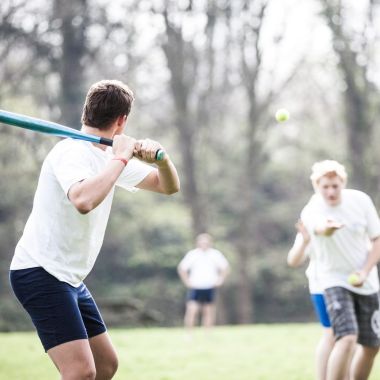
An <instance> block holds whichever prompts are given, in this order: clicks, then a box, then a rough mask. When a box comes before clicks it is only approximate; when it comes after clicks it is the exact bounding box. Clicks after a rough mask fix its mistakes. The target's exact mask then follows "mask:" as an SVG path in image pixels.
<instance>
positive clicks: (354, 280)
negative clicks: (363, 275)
mask: <svg viewBox="0 0 380 380" xmlns="http://www.w3.org/2000/svg"><path fill="white" fill-rule="evenodd" d="M359 281H360V278H359V276H358V275H357V274H356V273H352V274H350V275H349V276H348V283H349V284H350V285H356V284H357V283H358V282H359Z"/></svg>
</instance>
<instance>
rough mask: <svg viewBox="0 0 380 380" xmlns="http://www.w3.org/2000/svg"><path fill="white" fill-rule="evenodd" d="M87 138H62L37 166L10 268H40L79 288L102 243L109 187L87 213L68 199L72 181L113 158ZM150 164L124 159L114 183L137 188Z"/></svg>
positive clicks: (90, 174) (98, 169)
mask: <svg viewBox="0 0 380 380" xmlns="http://www.w3.org/2000/svg"><path fill="white" fill-rule="evenodd" d="M113 157H114V156H113V153H112V149H111V148H108V149H107V150H105V151H103V150H101V149H99V148H97V147H95V146H94V145H93V144H92V143H90V142H87V141H80V140H72V139H65V140H62V141H60V142H59V143H58V144H56V145H55V146H54V148H53V149H52V150H51V151H50V153H49V154H48V155H47V156H46V158H45V161H44V163H43V165H42V168H41V173H40V177H39V181H38V186H37V190H36V193H35V196H34V202H33V209H32V212H31V214H30V216H29V219H28V221H27V223H26V225H25V229H24V233H23V235H22V237H21V239H20V241H19V242H18V244H17V246H16V250H15V254H14V257H13V260H12V263H11V268H10V269H11V270H16V269H26V268H33V267H37V266H40V267H43V268H44V269H45V270H46V271H47V272H49V273H50V274H52V275H53V276H55V277H56V278H57V279H58V280H60V281H64V282H67V283H69V284H71V285H72V286H75V287H78V286H79V285H80V284H81V282H82V281H83V279H84V278H85V277H86V276H87V275H88V274H89V272H90V271H91V269H92V267H93V265H94V263H95V260H96V258H97V256H98V254H99V251H100V248H101V246H102V243H103V238H104V233H105V229H106V226H107V222H108V218H109V214H110V210H111V205H112V199H113V195H114V188H113V189H112V190H111V191H110V192H109V194H108V195H107V196H106V198H105V199H104V200H103V202H102V203H101V204H99V205H98V206H97V207H96V208H95V209H94V210H92V211H91V212H89V213H88V214H86V215H83V214H80V213H79V212H78V210H77V209H76V208H75V206H74V205H73V204H72V203H71V202H70V201H69V199H68V191H69V189H70V187H71V186H72V185H74V184H75V183H77V182H79V181H82V180H84V179H86V178H90V177H93V176H95V175H97V174H98V173H100V172H101V171H102V170H103V169H104V168H105V166H106V165H107V163H108V162H109V161H110V160H111V159H112V158H113ZM152 170H154V168H152V167H151V166H149V165H146V164H144V163H142V162H140V161H138V160H136V159H132V160H130V161H129V163H128V165H127V166H126V167H125V169H124V171H123V172H122V173H121V175H120V177H119V178H118V180H117V183H116V185H117V186H121V187H123V188H125V189H127V190H129V191H136V190H137V189H136V188H135V186H136V185H137V184H139V183H140V182H141V181H142V180H143V179H144V178H145V177H146V176H147V175H148V174H149V173H150V172H151V171H152Z"/></svg>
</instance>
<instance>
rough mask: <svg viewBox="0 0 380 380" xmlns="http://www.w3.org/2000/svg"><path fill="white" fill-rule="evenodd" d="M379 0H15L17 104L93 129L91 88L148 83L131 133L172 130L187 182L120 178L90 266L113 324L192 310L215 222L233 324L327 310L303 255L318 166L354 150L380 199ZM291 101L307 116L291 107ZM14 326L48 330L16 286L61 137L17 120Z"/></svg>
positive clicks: (169, 138) (10, 75) (3, 51)
mask: <svg viewBox="0 0 380 380" xmlns="http://www.w3.org/2000/svg"><path fill="white" fill-rule="evenodd" d="M379 18H380V4H379V2H377V1H374V0H366V1H361V2H357V1H354V0H334V1H330V0H329V1H327V0H307V1H303V2H299V1H297V0H267V1H264V0H234V1H231V0H204V1H201V0H181V1H174V0H142V1H137V0H129V1H121V0H118V1H113V2H107V1H104V0H94V1H91V2H90V1H89V0H71V1H67V2H63V1H59V0H53V1H47V0H35V1H33V2H30V1H26V0H3V1H2V2H1V3H0V21H1V22H0V57H1V60H0V80H1V86H0V108H2V109H6V110H9V111H14V112H18V113H23V114H27V115H32V116H37V117H41V118H46V119H49V120H52V121H57V122H61V123H64V124H66V125H69V126H72V127H75V128H80V115H81V107H82V104H83V101H84V96H85V93H86V90H87V88H88V87H89V86H90V85H91V84H92V83H93V82H95V81H98V80H101V79H105V78H108V79H119V80H122V81H124V82H126V83H127V84H128V85H129V86H130V87H131V88H132V89H133V91H134V92H135V96H136V102H135V105H134V108H133V110H132V114H131V117H130V120H129V122H128V133H129V134H131V135H133V136H135V137H138V138H143V137H148V136H149V137H150V138H153V139H157V140H158V141H160V142H161V143H162V144H163V145H164V147H165V148H166V150H167V151H168V152H169V154H170V155H171V157H172V159H173V160H174V162H175V163H176V165H177V167H178V169H179V174H180V178H181V184H182V191H181V192H180V193H179V194H176V195H174V196H172V197H163V196H158V195H156V194H150V193H144V192H139V193H137V194H135V195H131V194H129V193H128V194H126V193H124V192H122V191H118V192H117V194H116V197H115V202H114V206H113V211H112V214H111V219H110V223H109V226H108V229H107V233H106V238H105V242H104V246H103V249H102V252H101V254H100V256H99V259H98V261H97V263H96V265H95V268H94V270H93V272H92V273H91V275H90V276H89V277H88V279H87V280H86V283H87V285H88V286H89V287H90V289H91V290H92V293H93V294H94V296H95V298H96V299H97V300H98V301H99V304H100V307H101V309H102V311H103V313H104V317H105V319H106V321H108V323H109V324H110V325H113V326H126V325H128V326H132V325H141V324H158V325H166V326H173V325H180V324H181V323H182V317H183V312H184V302H185V293H186V291H185V289H184V287H183V285H182V284H181V283H180V281H179V279H178V276H177V273H176V266H177V264H178V262H179V261H180V259H181V258H182V257H183V255H184V254H185V253H186V252H187V251H188V250H190V249H191V248H193V242H194V237H195V235H196V234H197V233H199V232H203V231H208V232H209V233H211V234H212V235H213V236H214V238H215V245H216V247H217V248H218V249H220V250H221V251H222V252H223V253H224V254H225V255H226V256H227V257H228V259H229V261H230V263H231V267H232V272H231V275H230V277H229V278H228V281H227V283H226V284H225V286H224V287H223V288H222V289H221V291H220V294H219V299H218V302H219V315H218V318H219V322H220V323H230V324H232V323H233V324H236V323H252V322H281V321H284V322H285V321H309V320H314V316H313V311H312V308H311V305H310V302H309V300H308V289H307V281H306V278H305V276H304V269H305V268H302V269H300V270H294V269H289V268H287V266H286V254H287V251H288V249H289V248H290V246H291V245H292V243H293V239H294V235H295V231H294V223H295V221H296V220H297V218H298V215H299V213H300V211H301V209H302V207H303V205H304V204H305V203H306V202H307V200H308V198H309V197H310V195H311V193H312V188H311V186H310V183H309V179H308V177H309V174H310V167H311V165H312V164H313V162H315V161H317V160H322V159H327V158H329V159H337V160H340V161H342V162H343V163H344V164H345V165H346V166H347V168H348V171H349V175H350V179H349V185H350V186H352V187H357V188H359V189H362V190H364V191H366V192H368V193H369V194H370V195H371V196H372V197H373V199H374V200H375V202H376V204H377V206H380V198H379V195H378V188H379V178H380V176H379V175H378V170H377V169H378V167H379V159H380V157H379V152H378V149H377V148H376V141H378V139H379V136H378V135H379V132H378V129H377V128H376V120H377V119H378V118H379V116H380V115H379V107H378V105H379V101H380V97H379V86H380V81H379V79H378V78H379V75H378V74H379V73H378V67H379V65H378V63H379V62H378V61H379V54H378V51H380V50H379V36H380V27H379V25H380V24H379V21H380V20H379ZM281 107H286V108H287V109H289V111H290V113H291V119H290V120H289V121H288V122H286V123H283V124H278V123H276V122H275V120H274V116H273V115H274V113H275V111H276V109H278V108H281ZM0 132H1V139H0V147H1V149H0V173H1V178H2V179H1V181H0V191H1V195H2V196H1V198H0V242H1V244H0V264H1V265H0V330H4V331H7V330H14V329H25V328H30V326H31V325H30V322H29V321H28V320H27V318H26V317H25V316H24V313H22V312H21V311H20V306H19V305H18V304H17V302H16V300H15V299H14V297H13V295H12V294H11V290H10V287H9V283H8V268H9V264H10V261H11V258H12V255H13V250H14V247H15V245H16V243H17V241H18V239H19V237H20V235H21V233H22V230H23V227H24V224H25V222H26V219H27V216H28V214H29V212H30V210H31V207H32V202H33V194H34V190H35V187H36V184H37V181H38V174H39V169H40V165H41V163H42V161H43V159H44V156H45V155H46V153H47V152H48V151H49V149H51V147H52V146H53V145H54V144H55V143H56V142H57V139H55V138H51V137H47V136H42V135H39V134H35V133H33V132H30V131H24V130H19V129H17V128H13V127H10V126H5V125H0Z"/></svg>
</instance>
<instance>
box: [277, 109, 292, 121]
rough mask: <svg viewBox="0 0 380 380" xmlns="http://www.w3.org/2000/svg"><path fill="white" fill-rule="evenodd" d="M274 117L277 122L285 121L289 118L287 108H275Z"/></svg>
mask: <svg viewBox="0 0 380 380" xmlns="http://www.w3.org/2000/svg"><path fill="white" fill-rule="evenodd" d="M275 117H276V120H277V121H278V122H279V123H282V122H283V121H286V120H288V119H289V117H290V114H289V111H288V110H287V109H285V108H280V109H279V110H277V112H276V114H275Z"/></svg>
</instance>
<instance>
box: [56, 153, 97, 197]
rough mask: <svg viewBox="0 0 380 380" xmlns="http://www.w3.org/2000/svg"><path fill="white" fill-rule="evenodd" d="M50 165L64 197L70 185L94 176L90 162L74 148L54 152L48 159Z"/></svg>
mask: <svg viewBox="0 0 380 380" xmlns="http://www.w3.org/2000/svg"><path fill="white" fill-rule="evenodd" d="M50 164H51V166H52V170H53V173H54V175H55V177H56V178H57V181H58V183H59V184H60V185H61V187H62V189H63V191H64V192H65V194H66V195H67V194H68V192H69V190H70V187H71V186H72V185H74V184H75V183H77V182H80V181H83V180H84V179H86V178H89V177H91V176H93V175H94V174H95V173H94V170H93V169H92V164H91V160H90V159H89V158H88V156H86V155H84V154H83V151H82V150H80V149H78V148H77V147H76V146H70V147H69V148H67V149H62V150H60V151H57V152H55V154H53V155H52V156H51V158H50Z"/></svg>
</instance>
